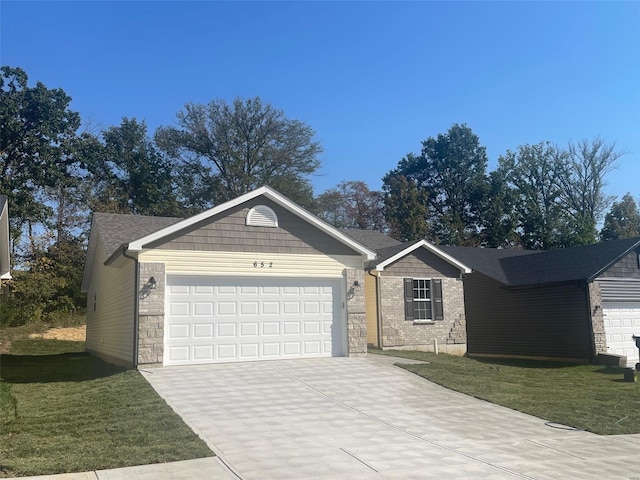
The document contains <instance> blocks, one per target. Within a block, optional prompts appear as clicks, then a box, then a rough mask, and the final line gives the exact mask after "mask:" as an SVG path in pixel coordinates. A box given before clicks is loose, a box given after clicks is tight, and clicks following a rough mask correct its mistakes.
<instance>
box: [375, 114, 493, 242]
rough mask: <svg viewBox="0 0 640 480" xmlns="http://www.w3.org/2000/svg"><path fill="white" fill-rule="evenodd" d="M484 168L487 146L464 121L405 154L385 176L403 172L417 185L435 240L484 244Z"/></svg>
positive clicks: (401, 174) (390, 176)
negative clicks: (482, 242)
mask: <svg viewBox="0 0 640 480" xmlns="http://www.w3.org/2000/svg"><path fill="white" fill-rule="evenodd" d="M486 169H487V154H486V149H485V148H484V147H483V146H481V145H480V140H479V138H478V136H477V135H475V134H474V133H473V132H472V131H471V129H470V128H469V127H467V126H466V125H464V124H463V125H458V124H454V125H453V126H451V128H449V130H448V131H447V133H445V134H439V135H438V136H437V137H436V138H433V137H429V138H428V139H427V140H425V141H423V142H422V151H421V153H420V155H414V154H409V155H407V156H406V157H405V158H403V159H402V160H401V161H400V162H399V164H398V167H397V168H396V169H395V170H392V171H391V172H389V173H388V174H387V175H386V176H385V177H384V179H383V180H384V182H385V183H388V182H389V181H391V179H392V178H393V177H395V176H404V177H406V178H407V179H408V180H409V181H411V182H414V183H415V186H416V188H417V189H418V190H419V191H420V192H421V193H422V194H423V195H424V196H425V198H426V199H427V201H426V204H425V208H426V210H427V211H428V212H429V227H430V228H429V235H430V239H431V240H433V241H435V242H437V243H442V244H448V245H476V244H479V243H480V242H481V239H480V231H481V228H482V216H483V212H482V210H483V196H484V193H485V191H486V182H487V178H486ZM399 213H400V214H401V212H399ZM397 221H401V219H398V220H397Z"/></svg>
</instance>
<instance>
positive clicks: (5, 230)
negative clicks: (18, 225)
mask: <svg viewBox="0 0 640 480" xmlns="http://www.w3.org/2000/svg"><path fill="white" fill-rule="evenodd" d="M9 252H10V247H9V199H8V198H7V196H6V195H0V281H2V280H11V258H10V255H9Z"/></svg>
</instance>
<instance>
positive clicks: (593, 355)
mask: <svg viewBox="0 0 640 480" xmlns="http://www.w3.org/2000/svg"><path fill="white" fill-rule="evenodd" d="M589 283H591V282H589V281H588V280H587V281H586V282H585V283H584V292H585V295H586V297H587V319H588V320H589V335H590V337H591V338H590V342H589V345H590V346H591V362H592V363H595V361H596V358H597V356H598V353H597V351H596V337H595V333H594V330H593V309H594V305H593V304H592V303H591V292H590V290H589ZM600 308H602V307H600Z"/></svg>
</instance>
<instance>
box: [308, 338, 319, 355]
mask: <svg viewBox="0 0 640 480" xmlns="http://www.w3.org/2000/svg"><path fill="white" fill-rule="evenodd" d="M320 345H321V343H320V341H312V342H304V353H306V354H307V355H315V354H320V353H322V349H321V348H320Z"/></svg>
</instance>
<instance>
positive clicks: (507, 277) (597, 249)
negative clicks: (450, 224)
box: [440, 237, 640, 286]
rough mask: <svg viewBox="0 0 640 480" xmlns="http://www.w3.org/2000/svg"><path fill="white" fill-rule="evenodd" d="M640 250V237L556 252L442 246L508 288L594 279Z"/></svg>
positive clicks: (452, 254) (444, 249) (559, 249)
mask: <svg viewBox="0 0 640 480" xmlns="http://www.w3.org/2000/svg"><path fill="white" fill-rule="evenodd" d="M638 247H640V237H636V238H628V239H623V240H611V241H608V242H603V243H596V244H593V245H585V246H581V247H572V248H558V249H555V250H548V251H544V252H540V251H526V250H502V249H493V248H470V247H440V248H441V249H442V250H443V251H445V252H447V253H448V254H449V255H451V256H453V257H455V258H457V259H459V260H460V261H461V262H463V263H465V264H466V265H468V266H470V267H471V268H472V269H473V270H475V271H478V272H480V273H482V274H484V275H486V276H488V277H491V278H493V279H495V280H497V281H499V282H501V283H503V284H505V285H507V286H525V285H538V284H545V283H556V282H568V281H576V280H592V279H593V278H595V277H596V276H598V275H599V274H600V273H602V271H604V270H605V269H607V268H608V267H610V266H611V265H612V264H613V263H615V262H617V261H618V260H620V258H622V257H623V256H624V255H626V254H627V253H629V252H630V251H632V250H633V249H636V248H638Z"/></svg>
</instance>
